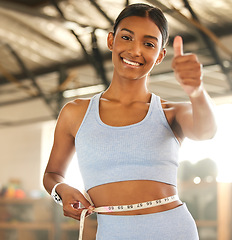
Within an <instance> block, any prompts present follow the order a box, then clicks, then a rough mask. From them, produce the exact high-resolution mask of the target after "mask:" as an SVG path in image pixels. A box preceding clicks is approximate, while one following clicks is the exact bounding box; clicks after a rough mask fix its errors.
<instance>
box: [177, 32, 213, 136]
mask: <svg viewBox="0 0 232 240" xmlns="http://www.w3.org/2000/svg"><path fill="white" fill-rule="evenodd" d="M173 48H174V59H173V63H172V67H173V70H174V72H175V76H176V79H177V81H178V82H179V83H180V85H181V87H182V88H183V90H184V91H185V92H186V93H187V95H188V96H189V99H190V101H191V103H190V104H188V103H186V104H179V105H178V106H177V108H176V121H177V122H178V124H179V125H180V127H181V129H182V132H183V135H184V136H186V137H188V138H190V139H194V140H205V139H210V138H212V137H213V136H214V135H215V133H216V129H217V126H216V121H215V117H214V111H213V103H212V101H211V99H210V97H209V95H208V94H207V92H206V91H205V89H204V87H203V82H202V65H201V64H200V62H199V61H198V58H197V56H196V55H194V54H183V41H182V38H181V37H180V36H177V37H176V38H175V39H174V43H173Z"/></svg>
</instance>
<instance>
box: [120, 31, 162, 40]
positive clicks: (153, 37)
mask: <svg viewBox="0 0 232 240" xmlns="http://www.w3.org/2000/svg"><path fill="white" fill-rule="evenodd" d="M121 31H127V32H129V33H131V34H133V35H134V34H135V33H134V32H133V31H131V30H130V29H127V28H122V29H121ZM144 37H145V38H152V39H154V40H155V41H157V42H159V40H158V38H157V37H155V36H152V35H145V36H144Z"/></svg>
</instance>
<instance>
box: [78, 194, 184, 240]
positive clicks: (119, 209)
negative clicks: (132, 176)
mask: <svg viewBox="0 0 232 240" xmlns="http://www.w3.org/2000/svg"><path fill="white" fill-rule="evenodd" d="M177 200H179V197H178V195H173V196H170V197H166V198H162V199H158V200H153V201H148V202H142V203H136V204H130V205H119V206H104V207H98V208H94V209H93V210H92V211H93V212H96V213H109V212H127V211H134V210H139V209H146V208H151V207H156V206H160V205H165V204H168V203H171V202H174V201H177ZM88 210H89V209H84V210H83V211H82V213H81V218H80V230H79V239H78V240H82V235H83V230H84V222H85V215H86V213H87V212H88Z"/></svg>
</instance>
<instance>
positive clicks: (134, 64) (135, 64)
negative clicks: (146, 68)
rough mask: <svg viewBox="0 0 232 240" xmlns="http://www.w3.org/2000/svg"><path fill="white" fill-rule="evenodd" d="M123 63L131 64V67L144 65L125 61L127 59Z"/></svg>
mask: <svg viewBox="0 0 232 240" xmlns="http://www.w3.org/2000/svg"><path fill="white" fill-rule="evenodd" d="M122 61H123V62H125V63H127V64H129V65H131V66H140V65H142V64H141V63H138V62H132V61H129V60H127V59H125V58H123V59H122Z"/></svg>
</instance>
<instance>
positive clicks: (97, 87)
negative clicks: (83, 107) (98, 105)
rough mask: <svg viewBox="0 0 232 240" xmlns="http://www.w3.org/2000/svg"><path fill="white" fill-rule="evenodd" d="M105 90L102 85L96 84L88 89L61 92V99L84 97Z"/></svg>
mask: <svg viewBox="0 0 232 240" xmlns="http://www.w3.org/2000/svg"><path fill="white" fill-rule="evenodd" d="M105 88H106V87H105V85H104V84H98V85H94V86H89V87H83V88H77V89H71V90H66V91H64V92H63V97H64V98H71V97H76V96H84V95H88V94H93V93H98V92H101V91H104V90H105Z"/></svg>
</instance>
